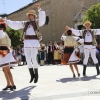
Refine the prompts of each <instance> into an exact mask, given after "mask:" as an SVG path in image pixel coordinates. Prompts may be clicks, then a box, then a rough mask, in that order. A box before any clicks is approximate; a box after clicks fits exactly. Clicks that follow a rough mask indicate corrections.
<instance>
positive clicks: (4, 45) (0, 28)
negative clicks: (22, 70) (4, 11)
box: [0, 23, 16, 90]
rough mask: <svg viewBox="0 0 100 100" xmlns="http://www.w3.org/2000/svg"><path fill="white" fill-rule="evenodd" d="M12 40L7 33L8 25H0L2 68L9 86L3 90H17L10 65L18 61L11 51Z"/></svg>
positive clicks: (0, 62)
mask: <svg viewBox="0 0 100 100" xmlns="http://www.w3.org/2000/svg"><path fill="white" fill-rule="evenodd" d="M10 46H11V40H10V38H9V37H8V35H7V33H6V24H5V23H0V67H2V69H3V72H4V75H5V78H6V81H7V86H6V87H5V88H4V89H3V90H8V89H10V90H15V89H16V86H15V84H14V80H13V76H12V73H11V71H10V64H14V63H15V62H16V61H15V59H14V57H13V55H12V51H11V50H10Z"/></svg>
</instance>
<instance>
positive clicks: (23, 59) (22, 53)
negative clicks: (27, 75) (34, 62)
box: [21, 46, 27, 65]
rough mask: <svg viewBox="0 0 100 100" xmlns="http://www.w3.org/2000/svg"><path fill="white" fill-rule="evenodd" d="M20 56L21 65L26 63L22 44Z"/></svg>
mask: <svg viewBox="0 0 100 100" xmlns="http://www.w3.org/2000/svg"><path fill="white" fill-rule="evenodd" d="M21 57H22V62H23V65H26V64H27V62H26V57H25V53H24V47H23V46H22V52H21Z"/></svg>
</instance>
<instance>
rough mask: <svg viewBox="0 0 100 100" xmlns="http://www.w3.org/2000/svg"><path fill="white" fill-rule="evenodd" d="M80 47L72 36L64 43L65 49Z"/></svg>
mask: <svg viewBox="0 0 100 100" xmlns="http://www.w3.org/2000/svg"><path fill="white" fill-rule="evenodd" d="M78 45H79V44H78V42H77V41H76V40H75V39H74V37H72V36H67V37H66V39H65V41H64V47H66V46H69V47H70V46H75V47H77V46H78Z"/></svg>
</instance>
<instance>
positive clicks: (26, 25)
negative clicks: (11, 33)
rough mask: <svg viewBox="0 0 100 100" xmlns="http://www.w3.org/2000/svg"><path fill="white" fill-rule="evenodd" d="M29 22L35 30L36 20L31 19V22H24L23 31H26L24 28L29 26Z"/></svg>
mask: <svg viewBox="0 0 100 100" xmlns="http://www.w3.org/2000/svg"><path fill="white" fill-rule="evenodd" d="M30 24H31V25H32V27H33V29H34V31H37V24H36V21H31V22H26V23H25V27H24V30H23V31H24V32H25V33H26V30H27V28H28V26H29V25H30Z"/></svg>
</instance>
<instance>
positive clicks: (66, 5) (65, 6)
mask: <svg viewBox="0 0 100 100" xmlns="http://www.w3.org/2000/svg"><path fill="white" fill-rule="evenodd" d="M82 1H83V2H82ZM99 2H100V0H40V4H41V8H42V9H43V10H45V11H46V14H47V16H49V18H50V22H49V24H48V25H44V26H43V27H41V28H40V30H41V33H42V34H43V40H44V42H45V43H48V42H49V41H58V42H60V41H61V40H60V37H61V35H62V33H63V31H64V29H65V26H66V25H68V26H70V27H74V25H73V18H74V16H75V15H76V14H77V13H78V12H79V11H80V9H81V8H82V7H85V8H86V9H88V8H89V7H90V6H92V5H94V4H97V3H99ZM30 9H35V8H34V5H33V4H30V5H29V6H27V7H24V8H22V9H20V10H18V11H16V12H14V13H12V14H10V15H9V16H8V19H11V20H20V21H22V20H27V16H26V12H28V10H30ZM35 10H36V9H35Z"/></svg>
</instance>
